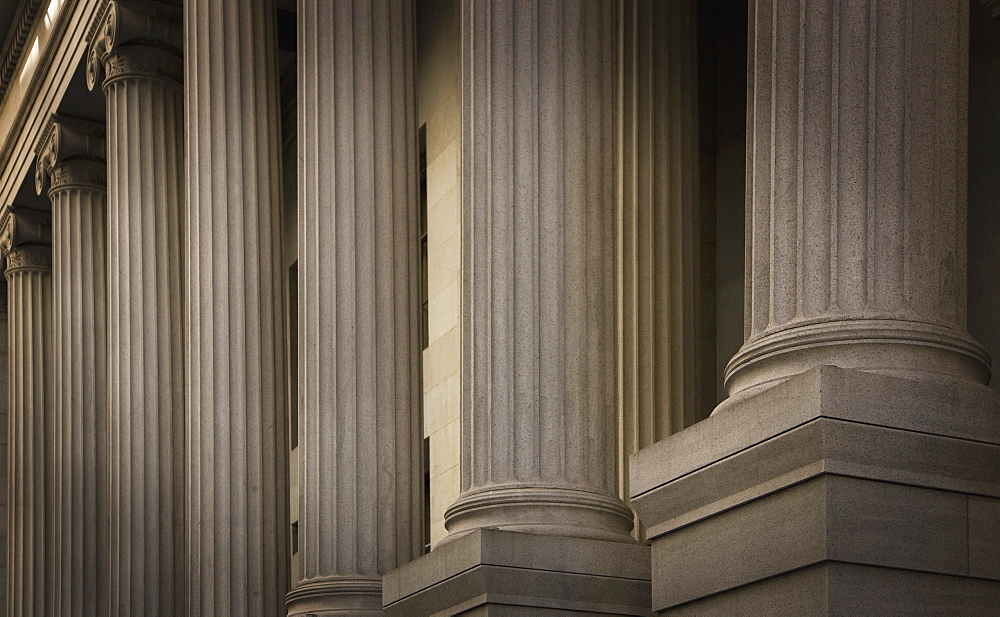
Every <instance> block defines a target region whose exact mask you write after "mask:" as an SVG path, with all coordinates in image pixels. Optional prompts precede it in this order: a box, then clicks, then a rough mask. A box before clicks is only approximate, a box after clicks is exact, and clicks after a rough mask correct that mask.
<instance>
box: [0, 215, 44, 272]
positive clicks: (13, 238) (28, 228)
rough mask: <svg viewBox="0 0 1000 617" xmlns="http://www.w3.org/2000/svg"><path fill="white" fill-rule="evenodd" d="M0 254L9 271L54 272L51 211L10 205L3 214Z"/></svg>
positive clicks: (0, 227)
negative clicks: (52, 270) (39, 270)
mask: <svg viewBox="0 0 1000 617" xmlns="http://www.w3.org/2000/svg"><path fill="white" fill-rule="evenodd" d="M0 255H2V256H3V257H5V258H6V261H7V264H6V271H7V273H8V274H9V273H10V272H12V271H15V270H25V269H41V270H51V269H52V224H51V218H50V215H49V213H48V212H46V211H44V210H36V209H34V208H26V207H22V206H7V207H6V208H4V209H3V211H2V212H0Z"/></svg>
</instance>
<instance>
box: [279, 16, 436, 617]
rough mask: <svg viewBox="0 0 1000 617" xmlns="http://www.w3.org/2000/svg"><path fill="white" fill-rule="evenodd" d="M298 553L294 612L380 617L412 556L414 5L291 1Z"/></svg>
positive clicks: (416, 431)
mask: <svg viewBox="0 0 1000 617" xmlns="http://www.w3.org/2000/svg"><path fill="white" fill-rule="evenodd" d="M298 20H299V31H298V32H299V59H300V63H299V69H298V71H299V79H298V83H299V96H298V101H299V114H298V117H299V161H300V165H302V167H300V169H299V216H298V220H299V276H300V277H301V279H300V286H299V289H300V290H301V291H300V300H299V312H300V320H299V323H300V328H301V330H300V336H299V353H300V361H299V366H300V367H302V368H301V369H300V378H299V379H300V386H299V392H300V401H301V419H300V425H299V426H300V431H299V432H300V437H299V487H300V494H301V502H300V503H301V507H300V509H299V551H300V552H299V554H300V558H301V563H302V573H303V580H302V582H301V584H299V585H298V586H297V587H296V589H295V590H294V591H292V592H291V593H290V594H289V601H288V606H289V613H290V614H293V615H294V614H306V613H310V612H316V613H321V612H323V611H326V610H337V609H339V610H345V611H346V610H349V609H350V610H351V611H353V612H351V614H352V615H361V614H372V615H381V614H382V588H381V578H380V577H381V575H382V574H384V573H386V572H388V571H390V570H393V569H395V568H396V567H398V566H400V565H402V564H403V563H406V562H407V561H409V560H410V559H412V558H414V557H416V556H417V555H419V554H420V552H421V549H422V546H421V531H422V526H421V517H422V515H423V512H422V508H421V504H422V497H421V492H420V487H421V455H420V442H421V436H422V431H421V428H422V427H421V426H420V414H419V412H420V382H419V377H420V355H419V354H420V350H419V339H418V336H417V334H418V328H419V322H418V317H419V314H420V308H419V302H418V299H417V290H418V285H419V279H418V278H416V277H417V276H418V264H419V262H418V260H417V219H416V217H417V214H418V213H417V206H418V204H417V193H416V191H417V176H416V139H415V137H416V135H415V134H416V131H415V129H416V124H415V122H416V120H415V110H414V90H413V44H414V42H413V6H412V3H411V2H409V1H404V2H398V1H396V0H377V1H375V2H371V3H359V2H350V1H338V2H327V3H316V2H308V1H300V2H299V7H298Z"/></svg>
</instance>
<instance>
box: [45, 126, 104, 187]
mask: <svg viewBox="0 0 1000 617" xmlns="http://www.w3.org/2000/svg"><path fill="white" fill-rule="evenodd" d="M36 155H37V161H36V163H35V190H36V191H37V192H38V194H39V195H41V194H42V193H44V192H45V190H46V188H48V192H49V194H51V193H52V192H54V191H59V190H65V189H67V188H83V189H91V190H101V191H103V190H106V189H107V185H108V180H107V163H106V158H107V142H106V141H105V138H104V125H103V124H101V123H98V122H89V121H86V120H79V119H77V118H68V117H65V116H53V117H52V119H51V120H50V122H49V126H48V128H47V129H46V130H45V131H44V132H43V133H42V139H41V140H40V141H39V142H38V147H37V149H36Z"/></svg>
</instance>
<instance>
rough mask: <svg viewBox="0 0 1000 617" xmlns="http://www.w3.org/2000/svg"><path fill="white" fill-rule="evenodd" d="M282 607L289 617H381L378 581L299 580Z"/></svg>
mask: <svg viewBox="0 0 1000 617" xmlns="http://www.w3.org/2000/svg"><path fill="white" fill-rule="evenodd" d="M285 606H286V607H287V608H288V615H289V617H294V616H296V615H301V616H305V615H315V616H316V617H325V616H327V615H352V616H357V617H382V615H383V612H382V580H381V579H377V578H376V579H371V578H347V577H317V578H310V579H303V580H302V581H299V584H298V585H296V586H295V588H294V589H292V590H291V591H289V592H288V595H286V596H285Z"/></svg>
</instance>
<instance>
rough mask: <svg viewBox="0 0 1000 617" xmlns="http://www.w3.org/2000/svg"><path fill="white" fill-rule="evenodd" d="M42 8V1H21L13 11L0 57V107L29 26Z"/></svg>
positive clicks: (19, 56)
mask: <svg viewBox="0 0 1000 617" xmlns="http://www.w3.org/2000/svg"><path fill="white" fill-rule="evenodd" d="M41 8H42V0H21V4H20V6H19V7H18V8H17V9H16V10H15V11H14V20H13V22H12V23H11V25H10V30H9V31H8V32H6V35H7V36H6V38H5V39H4V48H3V52H2V55H0V58H2V59H0V105H2V104H3V100H4V99H5V98H6V97H7V90H8V88H9V87H10V82H11V80H12V79H14V70H15V69H16V68H17V62H18V60H20V59H21V54H22V53H23V52H24V46H25V45H26V44H27V43H28V35H29V34H30V33H31V26H32V25H33V24H34V23H35V19H36V18H37V17H38V12H39V11H40V10H41Z"/></svg>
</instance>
